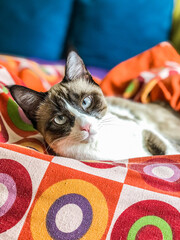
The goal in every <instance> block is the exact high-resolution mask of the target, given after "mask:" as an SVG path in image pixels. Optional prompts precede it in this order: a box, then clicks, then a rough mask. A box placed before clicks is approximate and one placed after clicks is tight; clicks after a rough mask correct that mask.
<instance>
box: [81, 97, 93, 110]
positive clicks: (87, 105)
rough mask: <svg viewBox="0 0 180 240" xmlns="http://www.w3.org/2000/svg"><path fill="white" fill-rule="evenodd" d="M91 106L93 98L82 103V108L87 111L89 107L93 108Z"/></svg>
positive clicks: (86, 98)
mask: <svg viewBox="0 0 180 240" xmlns="http://www.w3.org/2000/svg"><path fill="white" fill-rule="evenodd" d="M91 104H92V97H91V96H88V97H85V98H84V99H83V101H82V108H83V109H84V110H86V109H87V108H88V107H90V106H91Z"/></svg>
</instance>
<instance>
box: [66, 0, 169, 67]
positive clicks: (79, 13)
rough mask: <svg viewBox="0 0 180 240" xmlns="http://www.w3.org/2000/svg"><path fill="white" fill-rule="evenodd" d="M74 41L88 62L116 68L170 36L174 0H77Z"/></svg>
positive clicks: (73, 28)
mask: <svg viewBox="0 0 180 240" xmlns="http://www.w3.org/2000/svg"><path fill="white" fill-rule="evenodd" d="M74 11H75V12H74V17H73V22H72V24H71V31H70V33H71V35H70V44H72V45H73V47H75V48H76V49H77V50H78V52H79V54H80V56H81V57H82V58H83V59H84V60H85V63H86V64H87V65H94V66H98V67H104V68H108V69H110V68H112V67H114V66H115V65H116V64H118V63H119V62H121V61H124V60H125V59H128V58H130V57H132V56H134V55H136V54H138V53H140V52H142V51H144V50H146V49H148V48H150V47H152V46H154V45H156V44H157V43H159V42H161V41H165V40H168V39H169V32H170V28H171V23H172V20H171V19H172V12H173V1H169V0H164V1H156V0H152V1H148V0H147V1H142V0H136V1H131V0H121V1H116V0H113V1H111V0H97V1H92V0H77V1H76V6H75V10H74Z"/></svg>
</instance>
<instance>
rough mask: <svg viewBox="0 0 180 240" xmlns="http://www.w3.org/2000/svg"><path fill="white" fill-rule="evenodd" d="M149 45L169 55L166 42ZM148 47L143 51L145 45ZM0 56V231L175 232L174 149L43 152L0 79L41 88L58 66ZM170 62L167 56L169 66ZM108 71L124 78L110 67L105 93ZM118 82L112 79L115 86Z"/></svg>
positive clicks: (56, 235) (70, 235)
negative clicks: (131, 153) (84, 154)
mask: <svg viewBox="0 0 180 240" xmlns="http://www.w3.org/2000/svg"><path fill="white" fill-rule="evenodd" d="M155 48H157V49H158V48H160V49H162V52H163V49H164V51H165V53H167V52H168V51H170V52H171V51H172V53H174V56H176V54H175V52H174V50H173V49H172V47H170V45H167V44H166V45H165V44H163V45H160V46H157V47H155ZM167 48H168V49H169V50H167ZM148 51H149V59H151V57H150V56H152V51H153V49H151V50H148ZM147 54H148V53H147ZM157 54H158V55H159V52H158V51H157ZM165 55H166V54H165ZM169 56H170V55H169ZM156 58H157V56H155V55H154V58H153V61H152V60H151V65H150V66H152V62H154V61H156ZM0 59H1V67H0V239H1V240H17V239H18V240H50V239H54V240H59V239H61V240H70V239H71V240H76V239H82V240H83V239H86V240H100V239H101V240H105V239H107V240H118V239H122V240H133V239H142V240H143V239H148V240H151V239H153V240H154V239H157V240H161V239H170V240H178V239H179V236H180V224H179V223H180V155H174V156H154V157H143V158H134V159H126V160H124V161H116V162H111V161H103V162H102V161H101V162H98V161H77V160H75V159H68V158H63V157H57V156H52V155H49V154H46V153H47V151H46V146H45V144H44V142H43V139H42V138H41V137H40V135H39V134H37V132H36V131H35V130H34V129H33V128H32V125H31V123H30V122H29V120H28V119H27V118H26V117H25V115H24V114H23V112H22V110H21V109H20V108H19V107H17V105H16V104H15V102H14V101H13V100H12V98H11V96H10V94H9V92H8V89H7V88H6V87H5V86H6V85H9V84H14V83H17V84H22V85H26V86H28V87H31V88H33V89H36V90H41V91H46V90H47V89H49V87H50V86H51V85H53V84H55V83H56V82H58V81H59V80H61V79H62V76H63V71H64V68H63V66H62V65H60V66H59V65H58V66H56V65H53V66H50V65H39V64H37V63H34V62H32V61H29V60H27V59H20V58H13V57H7V56H0ZM166 60H170V61H175V62H176V63H179V62H178V61H176V60H175V59H166ZM128 61H130V60H128ZM131 61H132V59H131ZM131 61H130V66H132V62H131ZM139 61H140V62H141V57H140V56H139V57H138V58H136V61H134V64H136V66H137V69H140V67H138V64H139ZM143 62H144V61H143ZM162 62H163V61H162ZM162 62H161V64H159V65H158V66H155V67H156V71H155V72H154V70H152V69H151V70H150V67H148V64H146V66H147V67H146V69H143V70H141V71H145V70H146V71H148V72H149V73H153V74H156V76H157V75H158V74H157V69H159V68H160V67H161V66H162V67H163V69H166V68H167V69H168V70H167V69H166V71H165V72H166V74H167V72H168V73H169V68H171V67H172V66H170V65H166V66H165V65H163V64H162ZM124 64H125V63H124ZM177 66H178V65H176V66H175V65H174V63H173V68H175V69H176V71H178V70H177ZM126 67H128V66H127V65H126ZM153 68H154V67H153ZM119 69H121V67H120V66H119ZM134 69H135V70H136V68H135V67H134ZM115 71H116V74H118V77H119V76H121V77H122V78H123V76H124V79H125V80H126V78H125V74H124V75H123V74H121V72H118V71H119V70H118V69H116V68H115V69H113V70H112V72H110V73H109V74H108V75H107V76H106V78H105V79H104V80H103V82H102V87H103V90H104V91H105V90H106V91H105V92H106V93H108V91H107V90H108V89H107V85H108V81H109V85H108V86H112V85H113V84H114V83H115V82H113V81H115V80H114V79H113V78H110V76H112V77H114V76H115V75H116V74H115ZM141 71H139V72H136V74H134V75H133V74H132V76H133V77H131V78H130V79H129V80H126V81H125V80H124V82H125V83H126V86H124V84H122V86H123V88H122V89H123V90H122V92H121V91H120V94H125V93H126V94H127V93H129V92H130V93H131V91H129V92H128V91H127V86H128V85H129V84H132V81H133V84H134V85H133V87H134V86H137V85H138V81H139V78H140V77H138V76H140V74H141V73H140V72H141ZM161 71H162V69H160V70H159V73H160V72H161ZM126 73H129V71H126ZM141 75H142V74H141ZM176 75H178V74H177V73H176ZM143 76H144V75H143ZM127 78H128V77H127ZM108 79H109V80H108ZM132 79H133V80H132ZM166 79H167V78H166ZM166 79H165V80H166ZM137 80H138V81H137ZM165 80H162V82H163V81H165ZM97 81H98V82H100V79H97ZM171 81H172V79H171ZM124 82H123V81H121V83H124ZM103 83H104V85H103ZM118 83H119V85H118ZM111 84H112V85H111ZM120 85H121V84H120V82H118V81H117V82H116V87H117V90H118V89H119V90H121V88H120ZM129 88H130V87H129ZM124 89H126V91H125V90H124ZM132 89H133V88H132ZM148 89H149V88H148ZM130 90H131V89H130ZM151 91H152V90H151ZM109 93H112V87H111V88H109ZM115 93H116V94H117V92H115ZM135 95H136V94H135ZM128 97H129V96H128ZM151 100H152V99H151V98H148V101H151ZM175 106H177V105H175Z"/></svg>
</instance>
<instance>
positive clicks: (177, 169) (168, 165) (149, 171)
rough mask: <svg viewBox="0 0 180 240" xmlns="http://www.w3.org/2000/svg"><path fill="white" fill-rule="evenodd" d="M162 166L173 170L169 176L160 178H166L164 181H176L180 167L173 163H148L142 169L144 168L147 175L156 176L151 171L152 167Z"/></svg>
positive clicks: (179, 176)
mask: <svg viewBox="0 0 180 240" xmlns="http://www.w3.org/2000/svg"><path fill="white" fill-rule="evenodd" d="M162 166H164V167H168V168H171V169H172V170H173V172H174V174H173V176H172V177H170V178H165V179H164V178H161V179H163V180H166V181H168V182H176V181H177V180H178V179H179V178H180V169H179V168H178V167H177V166H175V165H173V164H169V163H168V164H166V163H155V164H150V165H147V166H145V167H144V169H143V170H144V172H145V173H146V174H148V175H150V176H152V177H157V176H156V175H155V174H154V173H153V172H152V170H153V168H156V167H162Z"/></svg>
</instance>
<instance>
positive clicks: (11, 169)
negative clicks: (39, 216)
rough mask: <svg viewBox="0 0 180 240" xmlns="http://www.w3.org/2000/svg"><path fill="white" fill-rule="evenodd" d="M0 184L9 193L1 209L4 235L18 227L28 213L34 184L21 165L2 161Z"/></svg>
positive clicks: (0, 162) (0, 215)
mask: <svg viewBox="0 0 180 240" xmlns="http://www.w3.org/2000/svg"><path fill="white" fill-rule="evenodd" d="M0 183H1V184H3V185H4V186H6V189H7V191H8V198H7V200H6V201H5V203H4V204H3V205H2V206H1V208H0V223H1V224H0V233H2V232H5V231H7V230H8V229H10V228H12V227H13V226H14V225H16V224H17V223H18V222H19V221H20V220H21V218H22V217H23V215H24V213H25V212H26V210H27V208H28V206H29V204H30V201H31V197H32V182H31V178H30V175H29V173H28V171H27V170H26V169H25V168H24V166H22V165H21V164H20V163H18V162H16V161H14V160H11V159H0ZM12 216H14V217H12Z"/></svg>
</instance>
